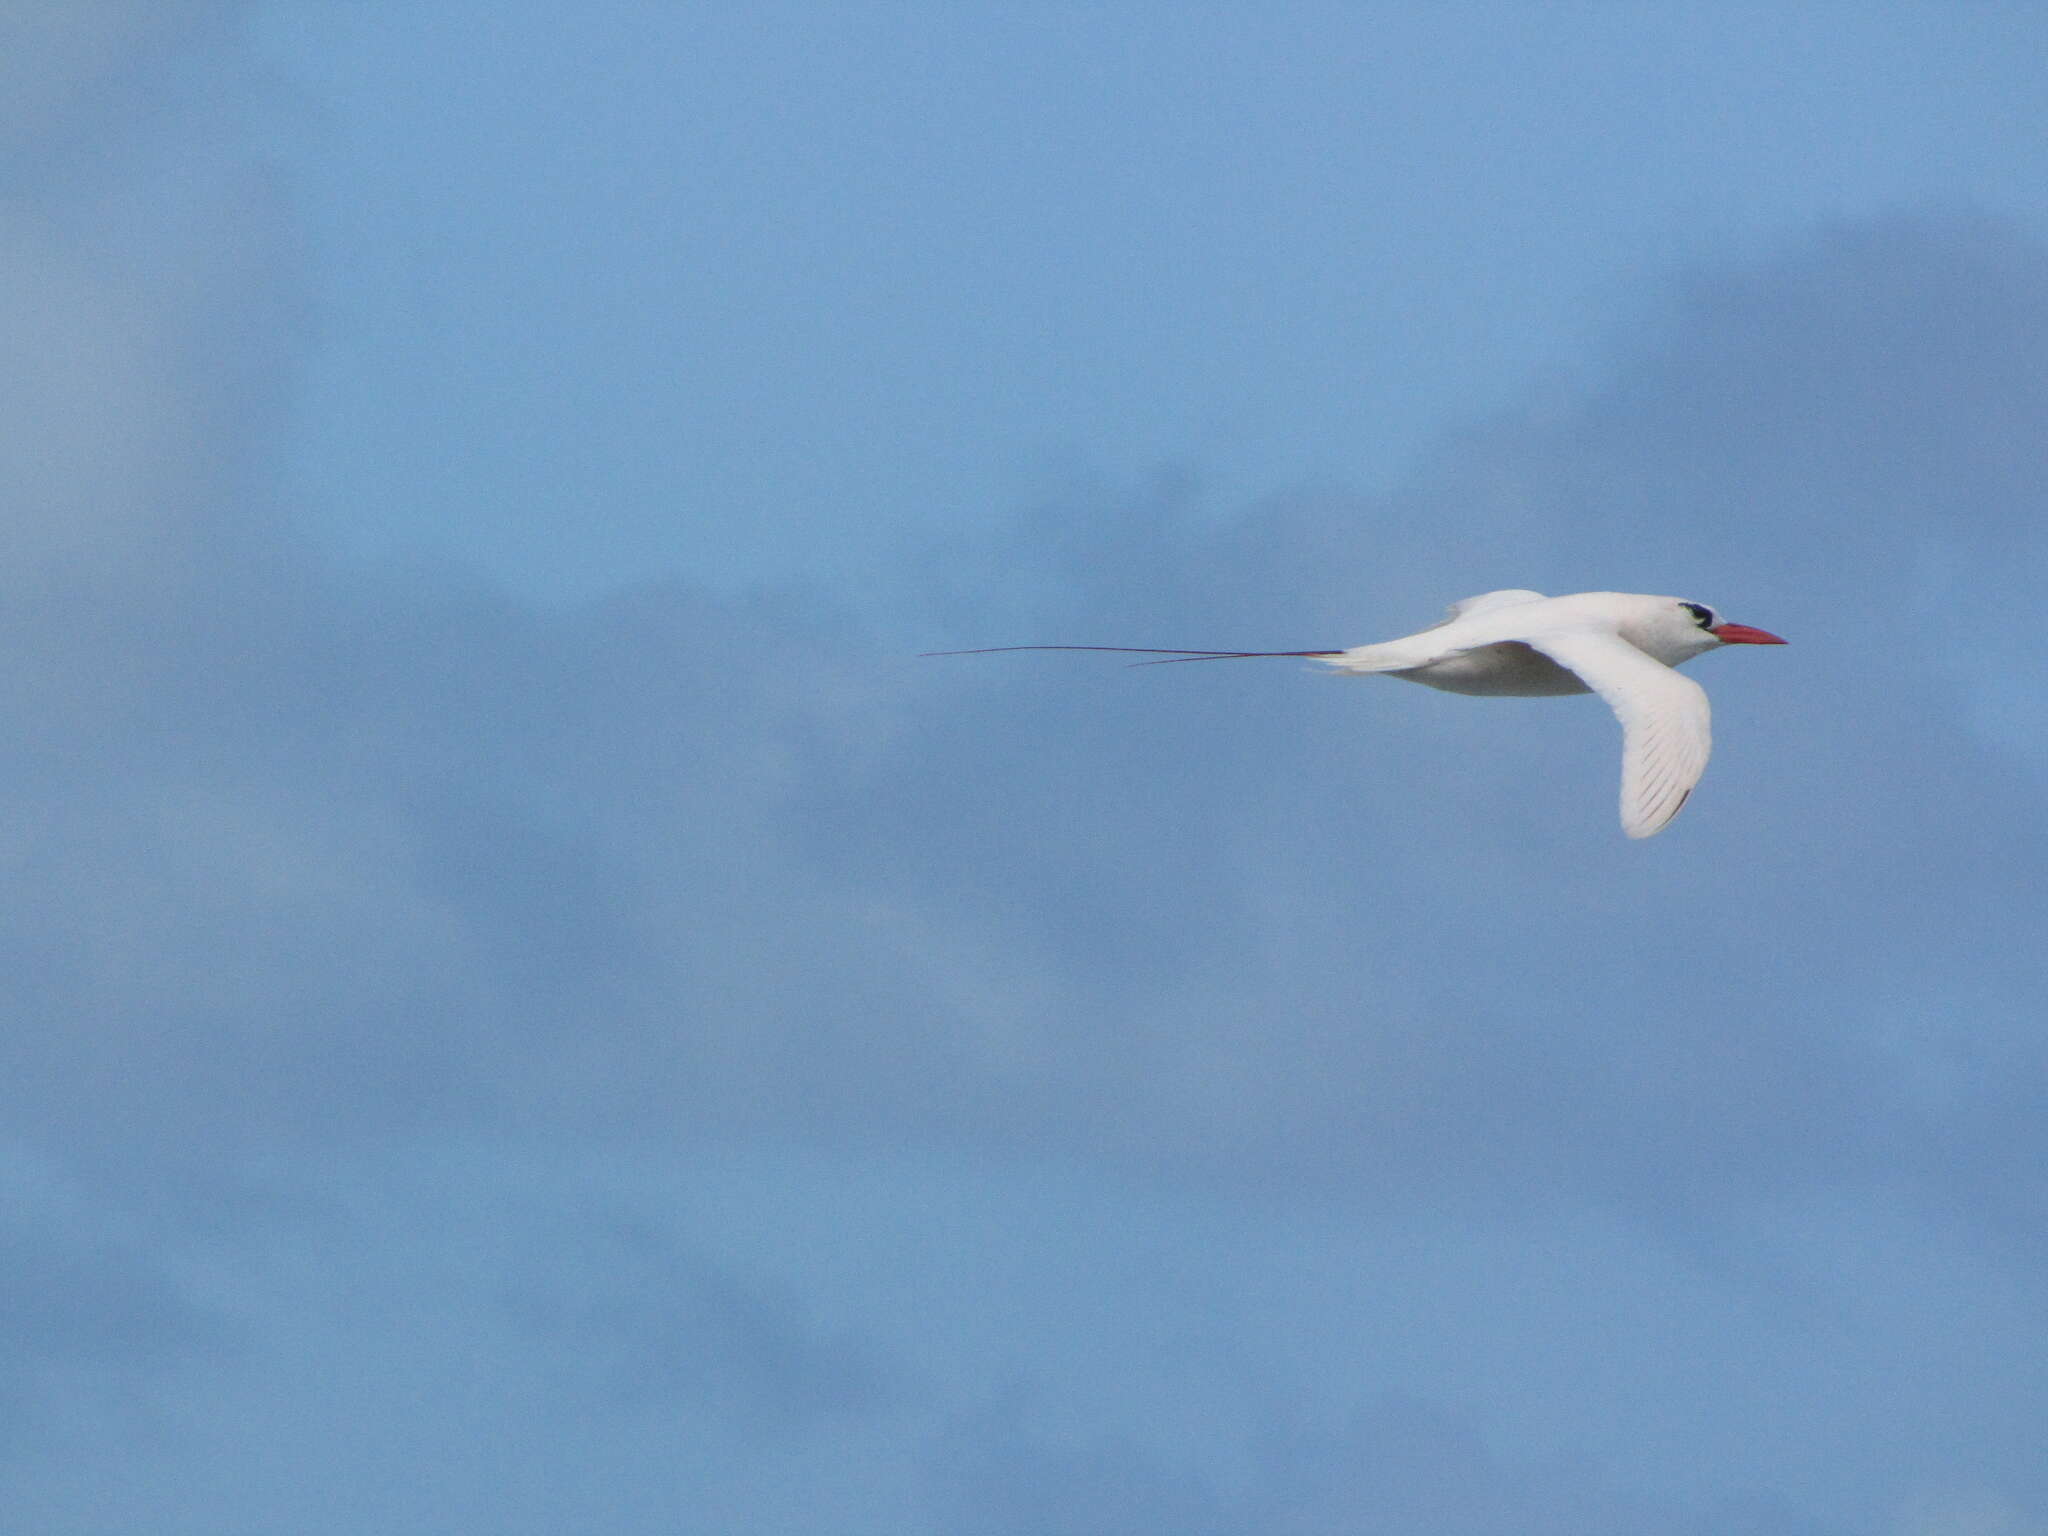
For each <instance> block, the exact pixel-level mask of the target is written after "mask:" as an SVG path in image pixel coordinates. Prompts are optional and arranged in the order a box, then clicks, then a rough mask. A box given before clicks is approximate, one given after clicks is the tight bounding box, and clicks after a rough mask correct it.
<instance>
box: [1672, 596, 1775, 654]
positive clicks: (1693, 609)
mask: <svg viewBox="0 0 2048 1536" xmlns="http://www.w3.org/2000/svg"><path fill="white" fill-rule="evenodd" d="M1678 606H1679V608H1680V610H1681V611H1683V613H1684V614H1685V617H1686V619H1687V620H1688V621H1689V622H1690V624H1691V626H1692V628H1693V629H1694V630H1696V631H1698V632H1699V633H1700V634H1701V635H1703V636H1704V637H1706V639H1707V640H1708V641H1709V642H1710V643H1709V644H1707V645H1702V646H1701V647H1700V649H1701V650H1708V649H1711V648H1712V646H1714V645H1783V644H1785V642H1784V641H1783V640H1780V639H1779V638H1778V637H1777V636H1776V635H1774V634H1772V633H1771V632H1770V631H1769V630H1764V629H1752V628H1750V627H1749V625H1747V624H1729V623H1726V622H1724V621H1723V620H1722V618H1721V616H1720V615H1719V614H1718V613H1716V612H1714V610H1713V609H1711V608H1709V607H1708V606H1707V605H1706V604H1705V603H1687V602H1681V603H1680V604H1679V605H1678Z"/></svg>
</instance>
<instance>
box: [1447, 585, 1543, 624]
mask: <svg viewBox="0 0 2048 1536" xmlns="http://www.w3.org/2000/svg"><path fill="white" fill-rule="evenodd" d="M1542 601H1543V594H1542V593H1541V592H1531V591H1530V590H1529V589H1528V588H1527V587H1504V588H1502V589H1501V590H1500V591H1498V592H1482V593H1480V594H1479V595H1478V596H1477V597H1461V598H1459V599H1458V600H1457V601H1456V602H1455V603H1453V604H1451V606H1450V608H1449V609H1448V610H1446V612H1445V613H1444V617H1443V623H1441V624H1438V625H1437V626H1436V628H1438V629H1441V628H1443V626H1444V624H1455V623H1457V622H1458V620H1460V619H1462V618H1464V617H1465V616H1466V615H1467V614H1473V613H1486V612H1488V611H1489V610H1491V609H1494V608H1518V607H1520V606H1521V605H1522V604H1523V603H1540V602H1542Z"/></svg>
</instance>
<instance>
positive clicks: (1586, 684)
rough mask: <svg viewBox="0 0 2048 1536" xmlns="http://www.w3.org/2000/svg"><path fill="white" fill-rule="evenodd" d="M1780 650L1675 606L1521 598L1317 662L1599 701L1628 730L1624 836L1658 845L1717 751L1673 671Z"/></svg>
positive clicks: (1685, 682)
mask: <svg viewBox="0 0 2048 1536" xmlns="http://www.w3.org/2000/svg"><path fill="white" fill-rule="evenodd" d="M1783 643H1784V642H1783V641H1781V640H1779V639H1778V637H1777V636H1775V635H1767V634H1765V633H1764V632H1763V631H1762V630H1754V629H1750V628H1748V627H1747V626H1745V625H1740V624H1722V623H1720V622H1718V620H1717V619H1716V618H1715V615H1714V613H1713V611H1712V610H1711V609H1708V608H1704V607H1702V606H1701V605H1700V604H1698V603H1687V602H1684V601H1681V600H1680V599H1678V598H1675V597H1650V596H1645V595H1643V594H1641V593H1635V592H1578V593H1574V594H1573V595H1571V596H1570V597H1545V596H1544V595H1543V594H1542V593H1540V592H1529V591H1523V590H1521V589H1513V590H1509V591H1504V592H1486V593H1482V594H1481V595H1480V596H1478V597H1468V598H1466V599H1465V600H1464V601H1463V602H1460V603H1454V604H1452V606H1451V611H1450V613H1449V614H1448V615H1447V616H1446V617H1445V618H1444V620H1443V622H1442V623H1440V624H1436V625H1433V626H1431V627H1430V628H1428V629H1425V630H1422V631H1420V632H1419V633H1417V634H1413V635H1408V636H1405V637H1403V638H1402V639H1399V640H1386V641H1382V642H1381V643H1379V644H1378V645H1359V646H1353V647H1352V648H1351V649H1350V650H1346V651H1334V652H1326V653H1321V654H1318V655H1317V657H1316V659H1317V660H1320V661H1322V662H1325V663H1326V664H1327V665H1329V666H1332V667H1335V668H1337V669H1338V670H1339V671H1341V672H1350V673H1356V674H1361V675H1374V674H1384V675H1386V676H1390V677H1400V678H1406V679H1407V680H1408V681H1410V682H1414V683H1421V684H1423V685H1424V686H1425V687H1429V688H1441V689H1443V690H1444V691H1445V692H1447V693H1471V694H1492V695H1522V696H1530V695H1535V696H1542V695H1554V694H1567V693H1597V694H1599V695H1600V696H1601V697H1602V698H1603V699H1605V700H1606V701H1607V703H1608V704H1609V706H1611V707H1612V708H1613V710H1614V713H1615V715H1616V716H1617V717H1618V718H1619V719H1620V721H1621V728H1622V767H1621V825H1622V830H1623V831H1625V832H1626V833H1627V834H1628V835H1629V836H1630V837H1650V836H1652V835H1654V834H1655V833H1658V832H1661V831H1663V830H1664V828H1665V826H1666V825H1667V824H1668V823H1669V822H1670V820H1671V818H1672V817H1673V816H1676V815H1677V814H1678V811H1679V808H1680V807H1681V806H1683V805H1684V804H1685V800H1686V797H1687V796H1688V795H1690V794H1691V793H1692V790H1693V786H1694V785H1695V784H1697V783H1698V782H1699V779H1700V775H1701V774H1702V773H1703V772H1705V771H1706V766H1707V755H1708V753H1709V752H1710V751H1711V750H1712V740H1713V738H1712V730H1711V712H1710V710H1709V708H1708V705H1707V694H1706V690H1705V689H1703V688H1701V687H1700V685H1699V684H1698V683H1695V682H1694V681H1693V680H1692V679H1691V678H1689V677H1681V676H1680V675H1679V674H1678V673H1677V672H1675V671H1673V670H1672V669H1673V668H1674V667H1677V666H1679V665H1680V664H1681V663H1683V662H1687V661H1690V660H1692V658H1693V657H1695V656H1698V655H1701V654H1703V653H1705V652H1707V651H1711V650H1716V649H1718V648H1719V647H1721V646H1723V645H1730V644H1748V645H1782V644H1783Z"/></svg>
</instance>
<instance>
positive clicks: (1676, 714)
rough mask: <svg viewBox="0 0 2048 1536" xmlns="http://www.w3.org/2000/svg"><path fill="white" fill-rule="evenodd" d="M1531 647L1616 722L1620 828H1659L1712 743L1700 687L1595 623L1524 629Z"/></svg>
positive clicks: (1645, 832)
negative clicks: (1566, 672) (1595, 697)
mask: <svg viewBox="0 0 2048 1536" xmlns="http://www.w3.org/2000/svg"><path fill="white" fill-rule="evenodd" d="M1525 643H1526V644H1528V645H1532V646H1534V647H1535V648H1536V649H1537V650H1539V651H1541V652H1542V653H1543V654H1544V655H1546V656H1548V657H1549V658H1550V659H1551V660H1552V661H1554V662H1556V663H1557V664H1558V665H1559V666H1561V667H1567V668H1569V669H1570V670H1571V671H1573V672H1574V673H1576V674H1577V675H1578V677H1579V679H1580V680H1581V681H1582V682H1584V683H1585V685H1586V686H1587V687H1588V688H1591V689H1592V690H1593V691H1594V692H1595V693H1597V694H1599V695H1600V697H1601V698H1603V699H1605V700H1606V701H1607V703H1608V705H1609V707H1611V708H1612V709H1613V710H1614V713H1615V717H1616V718H1617V719H1619V720H1620V721H1621V735H1622V742H1621V829H1622V831H1624V832H1626V833H1627V834H1628V835H1629V836H1630V837H1652V836H1654V835H1655V834H1657V833H1659V832H1661V831H1663V830H1664V828H1665V826H1666V824H1667V823H1669V822H1670V820H1671V818H1672V817H1674V816H1676V815H1677V814H1678V811H1679V808H1680V807H1681V806H1683V805H1684V804H1685V797H1686V796H1687V795H1689V794H1691V793H1692V788H1693V786H1694V785H1695V784H1697V783H1699V781H1700V775H1701V774H1702V773H1704V772H1705V771H1706V767H1707V754H1708V753H1709V752H1710V751H1711V750H1712V749H1713V734H1712V728H1711V711H1710V709H1709V707H1708V704H1707V691H1706V690H1705V689H1704V688H1702V687H1700V685H1699V684H1698V683H1696V682H1694V681H1693V680H1692V679H1691V678H1689V677H1682V676H1680V675H1679V674H1678V673H1677V672H1675V671H1673V670H1672V669H1671V668H1670V667H1667V666H1665V665H1664V663H1662V662H1661V661H1657V660H1655V659H1653V658H1652V657H1649V656H1645V655H1644V654H1643V653H1642V652H1641V651H1639V650H1637V649H1636V648H1635V647H1634V646H1632V645H1630V644H1629V643H1628V642H1627V641H1626V640H1624V639H1622V638H1621V636H1619V635H1616V634H1612V633H1605V632H1602V631H1600V630H1591V629H1570V630H1556V631H1552V632H1550V633H1547V634H1537V635H1531V636H1530V637H1529V638H1528V639H1527V641H1526V642H1525Z"/></svg>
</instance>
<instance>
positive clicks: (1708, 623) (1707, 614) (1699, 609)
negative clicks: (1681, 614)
mask: <svg viewBox="0 0 2048 1536" xmlns="http://www.w3.org/2000/svg"><path fill="white" fill-rule="evenodd" d="M1678 606H1679V607H1681V608H1683V609H1684V610H1685V611H1686V612H1687V613H1689V614H1691V615H1692V616H1693V618H1695V619H1696V620H1698V621H1699V626H1700V628H1701V629H1712V628H1713V627H1714V610H1713V609H1711V608H1709V607H1707V606H1705V605H1704V604H1702V603H1680V604H1679V605H1678Z"/></svg>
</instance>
